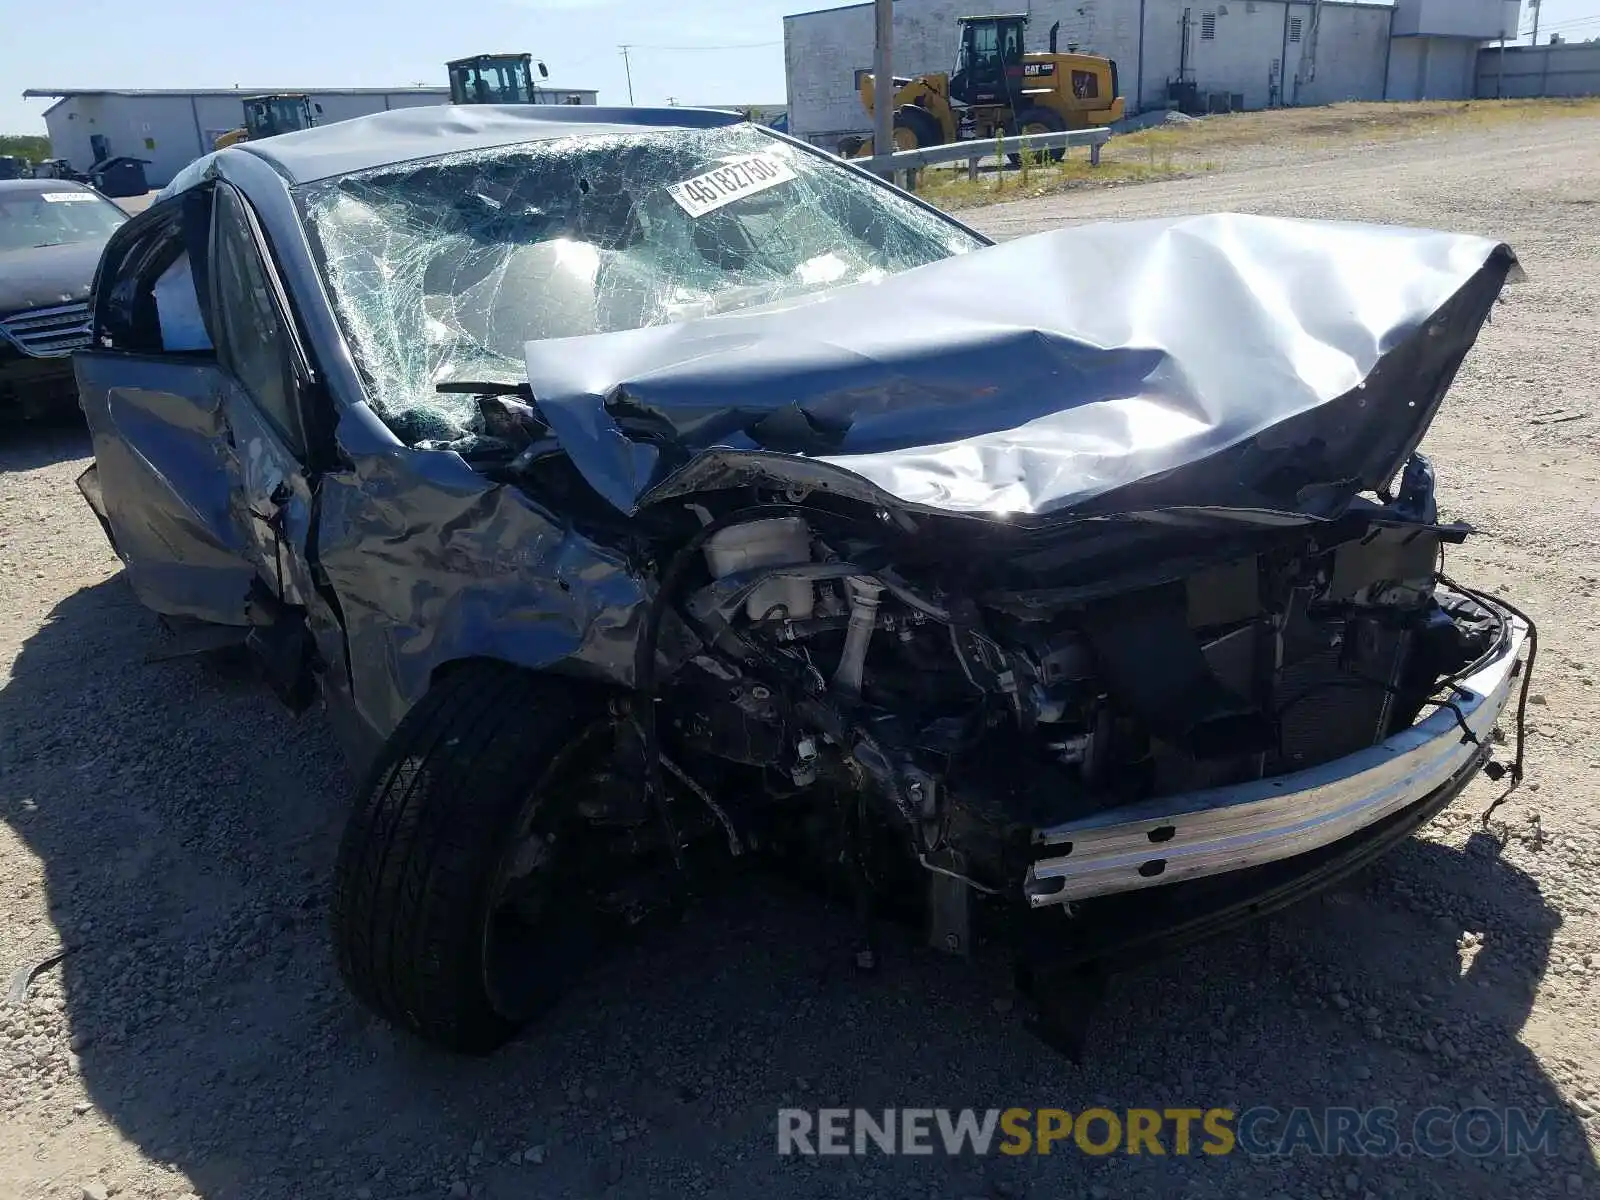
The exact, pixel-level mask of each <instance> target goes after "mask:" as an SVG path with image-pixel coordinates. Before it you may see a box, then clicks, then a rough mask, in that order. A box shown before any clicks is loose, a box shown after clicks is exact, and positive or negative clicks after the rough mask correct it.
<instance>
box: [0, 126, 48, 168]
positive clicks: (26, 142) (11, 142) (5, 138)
mask: <svg viewBox="0 0 1600 1200" xmlns="http://www.w3.org/2000/svg"><path fill="white" fill-rule="evenodd" d="M0 154H12V155H15V156H16V157H18V158H25V159H27V160H28V161H29V162H41V161H43V160H44V159H47V158H49V157H50V139H49V138H47V137H45V136H44V135H43V134H38V133H0Z"/></svg>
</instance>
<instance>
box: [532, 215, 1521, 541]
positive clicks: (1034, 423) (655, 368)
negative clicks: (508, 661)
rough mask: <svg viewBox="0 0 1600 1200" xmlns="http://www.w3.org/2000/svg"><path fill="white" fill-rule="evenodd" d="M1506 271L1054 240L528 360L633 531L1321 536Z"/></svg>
mask: <svg viewBox="0 0 1600 1200" xmlns="http://www.w3.org/2000/svg"><path fill="white" fill-rule="evenodd" d="M1515 265H1516V260H1515V257H1514V255H1513V254H1512V252H1511V251H1510V249H1509V248H1507V247H1506V246H1504V245H1501V244H1499V243H1496V242H1493V241H1489V240H1486V239H1483V238H1478V237H1467V236H1462V235H1457V234H1448V233H1437V232H1431V231H1426V230H1416V229H1406V228H1397V227H1390V226H1374V225H1357V224H1346V223H1333V222H1320V221H1292V220H1281V219H1274V218H1265V217H1250V216H1237V215H1232V214H1223V215H1213V216H1204V217H1185V218H1178V219H1172V220H1157V221H1136V222H1120V223H1101V224H1093V225H1082V226H1078V227H1074V228H1070V229H1061V230H1057V231H1054V232H1050V233H1044V234H1039V235H1036V236H1033V237H1028V238H1022V239H1019V240H1016V241H1012V242H1008V243H1005V244H1003V245H999V246H993V247H988V248H985V249H982V250H979V251H975V252H973V253H970V254H965V255H961V256H958V257H954V258H950V259H945V260H942V261H940V262H936V263H933V264H930V265H928V266H924V267H919V268H917V269H915V270H911V271H906V272H904V273H901V274H898V275H895V276H892V277H889V278H887V279H885V280H883V281H881V282H878V283H873V284H863V285H858V286H854V287H849V288H843V289H840V290H838V291H835V292H831V293H826V294H824V295H823V296H822V297H820V298H816V299H812V300H810V301H807V302H801V303H796V304H791V305H784V306H772V307H767V308H762V309H752V310H744V311H740V312H734V313H729V314H725V315H720V316H714V317H708V318H703V319H700V320H693V321H688V322H684V323H681V324H673V325H662V326H653V327H649V328H644V329H635V330H627V331H624V332H618V333H606V334H597V335H593V336H587V337H576V338H559V339H550V340H545V341H538V342H530V343H528V345H527V346H526V358H527V366H528V379H529V383H530V384H531V386H532V389H533V394H534V396H535V398H536V400H537V402H538V404H539V407H540V409H541V411H542V412H543V414H544V416H545V419H546V420H547V421H548V422H549V423H550V425H551V428H552V430H553V432H554V434H555V436H556V437H557V439H558V440H559V441H560V443H561V445H562V448H563V449H564V450H565V451H566V453H567V454H568V456H569V457H570V458H571V460H572V462H573V463H574V465H575V466H576V467H577V469H578V470H579V471H580V472H582V474H583V475H584V476H585V477H586V479H587V480H588V481H589V483H590V484H591V485H592V486H593V487H594V488H595V490H596V491H597V492H599V493H600V494H601V495H602V496H604V497H605V498H606V499H607V500H608V501H609V502H610V503H612V504H613V505H615V506H616V507H617V508H618V509H620V510H622V511H624V512H632V511H636V510H637V509H638V508H640V507H642V506H644V505H647V504H649V503H652V502H654V501H657V500H660V499H663V498H666V497H667V496H670V495H676V494H682V493H685V492H690V491H698V490H702V489H706V488H714V487H726V486H734V485H737V484H741V483H749V482H751V481H752V480H753V479H756V478H765V479H770V480H776V481H779V482H788V483H795V484H801V485H805V486H815V487H827V488H829V489H830V490H834V491H844V492H847V493H853V494H857V495H860V496H862V497H863V498H871V499H876V500H879V501H882V500H884V499H886V498H892V499H893V500H897V501H899V502H901V503H902V504H904V505H906V506H909V507H912V508H920V509H929V510H938V511H943V512H953V513H961V514H968V515H972V516H985V515H1002V514H1006V515H1016V516H1025V515H1044V514H1056V513H1061V512H1064V511H1068V510H1071V511H1073V512H1077V513H1082V514H1084V515H1088V514H1092V513H1101V512H1113V511H1133V510H1143V509H1150V508H1163V507H1175V506H1205V507H1220V508H1237V509H1257V510H1260V509H1267V510H1274V511H1279V512H1292V513H1299V514H1303V515H1305V516H1310V517H1327V516H1333V515H1336V514H1337V513H1338V512H1339V511H1341V510H1342V509H1343V508H1344V506H1345V505H1347V504H1348V503H1349V501H1350V499H1351V498H1352V497H1353V496H1354V495H1355V494H1356V493H1358V492H1360V491H1362V490H1368V489H1372V488H1376V487H1378V486H1380V485H1382V484H1383V483H1385V482H1387V481H1388V480H1389V479H1391V478H1392V477H1393V475H1394V474H1395V472H1396V471H1397V470H1398V469H1399V467H1400V466H1401V464H1402V463H1403V462H1404V460H1405V458H1406V457H1407V456H1408V455H1409V454H1410V452H1411V451H1412V450H1413V449H1414V448H1415V446H1416V444H1417V442H1418V441H1419V440H1420V439H1421V437H1422V434H1423V433H1424V431H1425V430H1426V428H1427V425H1428V423H1429V422H1430V421H1431V420H1432V417H1433V415H1434V412H1435V411H1436V409H1437V407H1438V404H1439V401H1440V400H1441V399H1442V397H1443V395H1444V392H1445V390H1446V389H1447V388H1448V387H1449V385H1450V382H1451V380H1452V379H1453V378H1454V375H1455V371H1456V369H1457V367H1458V366H1459V365H1460V362H1461V359H1462V357H1463V356H1464V355H1465V354H1466V352H1467V350H1468V349H1469V348H1470V347H1471V345H1472V343H1473V341H1474V340H1475V339H1476V337H1477V333H1478V330H1479V329H1480V327H1481V326H1482V325H1483V323H1484V321H1485V320H1487V319H1488V316H1489V313H1490V311H1491V309H1492V307H1493V304H1494V302H1495V299H1496V297H1497V296H1498V295H1499V292H1500V289H1501V286H1502V285H1503V284H1504V282H1505V281H1506V279H1507V277H1508V275H1509V274H1510V272H1511V271H1512V270H1513V268H1514V267H1515Z"/></svg>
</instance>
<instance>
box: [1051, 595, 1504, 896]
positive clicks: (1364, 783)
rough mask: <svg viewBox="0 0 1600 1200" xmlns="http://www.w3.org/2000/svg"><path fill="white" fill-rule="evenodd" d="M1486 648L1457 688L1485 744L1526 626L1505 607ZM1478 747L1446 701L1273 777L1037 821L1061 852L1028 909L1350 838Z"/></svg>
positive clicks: (1466, 761)
mask: <svg viewBox="0 0 1600 1200" xmlns="http://www.w3.org/2000/svg"><path fill="white" fill-rule="evenodd" d="M1495 611H1496V612H1498V613H1499V614H1500V615H1501V616H1502V617H1503V618H1504V619H1505V621H1506V633H1505V635H1504V636H1502V638H1501V641H1500V644H1499V646H1498V647H1497V648H1496V650H1495V651H1494V653H1493V654H1491V655H1490V656H1489V657H1488V658H1487V659H1485V660H1484V661H1483V662H1481V663H1480V664H1479V665H1478V666H1477V668H1476V669H1475V670H1474V671H1473V672H1472V673H1471V674H1470V675H1467V676H1465V677H1464V678H1462V679H1460V680H1459V681H1457V688H1458V689H1459V690H1458V691H1457V692H1456V693H1455V696H1454V699H1455V701H1456V707H1457V708H1458V709H1459V710H1460V713H1461V716H1462V719H1463V720H1464V721H1465V723H1466V726H1467V728H1468V729H1470V730H1471V731H1472V733H1473V736H1474V737H1476V738H1477V739H1478V740H1479V741H1480V742H1483V743H1487V742H1488V740H1489V734H1490V731H1491V730H1493V729H1494V726H1495V723H1496V722H1497V721H1498V720H1499V719H1500V714H1501V713H1502V712H1503V711H1504V710H1505V707H1506V705H1507V704H1508V703H1509V702H1510V699H1511V693H1512V690H1513V688H1514V686H1515V684H1516V682H1517V679H1518V677H1519V675H1520V674H1521V663H1520V662H1519V660H1518V653H1519V652H1520V651H1521V649H1522V643H1523V640H1524V639H1525V638H1526V636H1527V632H1528V628H1527V625H1526V624H1525V623H1524V622H1522V621H1520V620H1518V619H1517V618H1516V617H1514V616H1512V615H1511V614H1510V613H1508V612H1506V611H1505V610H1503V609H1498V608H1497V609H1496V610H1495ZM1483 756H1484V750H1483V747H1482V746H1480V745H1478V744H1475V743H1474V742H1473V741H1472V740H1471V739H1468V738H1465V737H1464V736H1463V733H1462V729H1461V722H1459V721H1458V720H1457V718H1456V714H1455V713H1454V712H1452V711H1450V709H1448V708H1439V709H1435V710H1434V712H1432V713H1431V714H1430V715H1428V716H1427V717H1425V718H1423V719H1422V720H1420V721H1418V722H1417V723H1416V724H1415V725H1412V726H1411V727H1410V728H1408V729H1403V730H1401V731H1400V732H1399V733H1396V734H1395V735H1394V736H1393V737H1390V738H1388V739H1386V740H1385V741H1382V742H1379V743H1378V744H1377V745H1376V746H1372V747H1371V748H1369V749H1366V750H1361V751H1358V752H1357V753H1355V754H1349V755H1346V756H1345V757H1343V758H1340V759H1335V760H1334V761H1333V762H1329V763H1323V764H1322V765H1321V766H1317V767H1310V768H1308V769H1306V770H1304V771H1296V772H1294V773H1293V774H1290V775H1279V776H1276V777H1275V778H1272V779H1260V780H1255V781H1252V782H1250V783H1243V784H1236V785H1234V786H1231V787H1220V788H1210V789H1207V790H1205V791H1198V792H1188V793H1185V794H1182V795H1177V796H1163V797H1161V798H1160V799H1157V800H1146V801H1142V802H1140V803H1138V804H1135V805H1129V806H1124V807H1122V808H1115V809H1109V810H1107V811H1105V812H1100V813H1095V814H1094V815H1093V816H1089V817H1084V818H1081V819H1078V820H1075V821H1068V822H1065V823H1063V824H1060V825H1053V826H1051V827H1049V828H1047V829H1037V830H1035V831H1034V837H1033V840H1034V844H1035V845H1037V846H1041V847H1054V848H1056V854H1055V855H1054V856H1053V857H1050V858H1043V859H1040V860H1039V861H1037V862H1035V863H1034V864H1033V866H1032V867H1030V868H1029V870H1028V873H1027V876H1026V878H1025V879H1024V880H1023V890H1024V892H1025V893H1026V895H1027V897H1028V903H1029V905H1030V906H1031V907H1033V908H1045V907H1048V906H1050V905H1052V904H1061V903H1064V902H1066V901H1069V900H1080V899H1085V898H1087V897H1090V896H1105V895H1110V894H1112V893H1115V892H1127V891H1133V890H1135V889H1137V888H1147V887H1158V886H1160V885H1162V884H1168V883H1178V882H1180V881H1182V880H1185V879H1198V878H1201V877H1203V876H1206V875H1220V874H1223V873H1224V872H1227V871H1239V870H1244V869H1245V868H1247V867H1255V866H1259V865H1261V864H1262V863H1269V862H1276V861H1277V860H1279V859H1283V858H1289V857H1291V856H1293V855H1296V854H1304V853H1305V852H1306V851H1308V850H1315V849H1316V848H1317V847H1319V846H1325V845H1327V844H1329V843H1330V842H1335V841H1338V840H1339V839H1340V838H1344V837H1348V836H1349V835H1351V834H1353V833H1356V832H1358V831H1360V830H1362V829H1364V828H1366V827H1367V826H1368V825H1371V824H1373V823H1375V822H1377V821H1380V820H1382V819H1383V818H1384V817H1387V816H1389V815H1390V814H1391V813H1396V812H1399V811H1400V810H1401V809H1404V808H1408V807H1410V806H1411V805H1412V804H1415V803H1417V802H1418V801H1420V800H1423V799H1425V798H1426V797H1428V796H1429V795H1431V794H1433V793H1434V792H1437V791H1438V790H1439V789H1441V788H1443V787H1446V786H1447V785H1449V784H1450V783H1451V782H1452V781H1454V780H1457V779H1458V778H1460V777H1461V776H1462V775H1463V773H1466V772H1469V771H1471V770H1472V769H1473V768H1474V767H1475V766H1476V765H1477V764H1478V763H1479V762H1480V761H1481V760H1482V758H1483Z"/></svg>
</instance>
